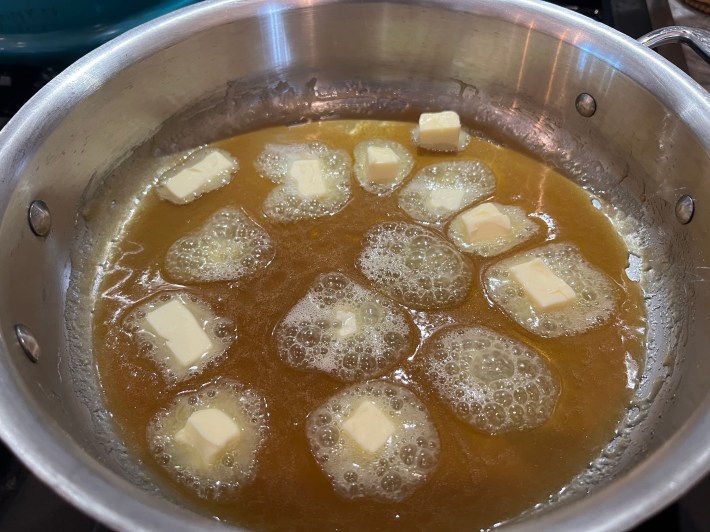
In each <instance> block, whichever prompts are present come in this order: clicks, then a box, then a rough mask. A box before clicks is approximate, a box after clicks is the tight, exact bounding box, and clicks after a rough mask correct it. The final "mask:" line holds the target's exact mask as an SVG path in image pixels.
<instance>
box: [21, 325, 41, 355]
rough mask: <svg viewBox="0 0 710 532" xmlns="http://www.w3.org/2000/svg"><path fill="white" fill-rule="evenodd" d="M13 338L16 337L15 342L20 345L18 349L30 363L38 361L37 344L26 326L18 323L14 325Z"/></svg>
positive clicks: (38, 351)
mask: <svg viewBox="0 0 710 532" xmlns="http://www.w3.org/2000/svg"><path fill="white" fill-rule="evenodd" d="M15 336H17V341H18V342H19V343H20V347H21V348H22V350H23V351H24V352H25V354H26V355H27V358H29V359H30V360H31V361H32V362H37V361H38V360H39V355H40V350H39V344H38V343H37V340H36V339H35V337H34V335H33V334H32V331H30V330H29V329H28V328H27V326H26V325H22V324H21V323H18V324H17V325H15Z"/></svg>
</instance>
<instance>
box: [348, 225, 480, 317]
mask: <svg viewBox="0 0 710 532" xmlns="http://www.w3.org/2000/svg"><path fill="white" fill-rule="evenodd" d="M357 263H358V267H359V268H360V269H361V270H362V272H363V273H364V274H365V276H366V277H367V278H368V279H369V280H370V281H372V283H374V284H375V285H376V286H377V287H378V288H379V289H380V290H382V291H383V292H385V293H387V294H388V295H389V296H390V297H392V298H393V299H395V300H397V301H399V302H401V303H403V304H405V305H407V306H409V307H413V308H421V309H434V308H445V307H452V306H454V305H458V304H459V303H461V302H462V301H463V300H464V299H465V298H466V296H467V295H468V292H469V290H470V287H471V270H470V269H469V267H468V265H467V264H466V262H465V260H464V259H463V257H462V256H461V254H460V253H459V252H458V251H457V250H456V249H455V248H454V247H453V246H452V245H451V244H449V243H448V242H446V241H445V240H444V239H443V238H441V237H440V236H438V235H437V234H436V233H434V232H433V231H430V230H428V229H425V228H423V227H421V226H419V225H415V224H410V223H406V222H386V223H383V224H379V225H376V226H374V227H372V228H371V229H370V230H369V231H368V232H367V234H366V235H365V238H364V246H363V250H362V252H361V253H360V256H359V257H358V262H357Z"/></svg>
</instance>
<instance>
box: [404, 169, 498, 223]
mask: <svg viewBox="0 0 710 532" xmlns="http://www.w3.org/2000/svg"><path fill="white" fill-rule="evenodd" d="M495 187H496V178H495V175H493V172H492V171H491V169H490V168H488V166H486V165H485V164H484V163H483V162H481V161H477V160H474V161H447V162H443V163H437V164H432V165H430V166H426V167H424V168H422V169H421V170H420V171H419V172H417V173H416V175H415V176H414V177H413V178H412V180H411V181H410V182H409V183H407V185H406V186H405V187H404V188H403V189H402V190H401V191H400V193H399V206H400V208H401V209H402V210H403V211H404V212H406V213H407V214H408V215H409V216H411V217H412V218H414V219H415V220H419V221H421V222H431V223H441V222H444V221H445V220H447V219H448V218H449V217H450V216H452V215H453V214H455V213H456V212H457V211H459V210H460V209H464V208H466V207H468V206H469V205H471V204H472V203H473V202H474V201H477V200H479V199H481V198H483V197H484V196H487V195H490V194H492V193H493V192H494V191H495ZM442 191H445V192H447V193H448V194H449V195H451V193H452V192H453V191H458V192H459V193H460V194H461V197H460V200H459V201H458V202H457V204H456V206H455V207H454V208H449V206H447V205H446V204H440V203H439V202H437V201H434V202H432V199H433V198H432V195H433V196H434V199H435V197H436V195H437V194H441V193H442Z"/></svg>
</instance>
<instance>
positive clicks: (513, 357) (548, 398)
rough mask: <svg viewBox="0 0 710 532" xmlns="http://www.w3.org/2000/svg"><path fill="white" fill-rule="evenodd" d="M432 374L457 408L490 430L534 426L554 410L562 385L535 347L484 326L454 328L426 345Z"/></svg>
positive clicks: (436, 385) (437, 388)
mask: <svg viewBox="0 0 710 532" xmlns="http://www.w3.org/2000/svg"><path fill="white" fill-rule="evenodd" d="M424 349H425V351H424V353H425V357H426V367H427V377H428V379H429V381H430V382H431V385H432V387H433V389H434V390H435V391H436V393H437V394H438V395H439V396H440V397H441V398H442V400H444V401H445V402H446V404H447V405H448V406H449V408H451V410H452V412H453V413H454V414H456V416H458V417H459V418H461V419H462V420H464V421H465V422H467V423H469V424H471V425H473V426H474V427H476V428H477V429H479V430H482V431H485V432H488V433H490V434H498V433H502V432H511V431H515V430H525V429H532V428H535V427H537V426H539V425H542V424H543V423H544V422H545V421H547V420H548V419H549V418H550V416H551V415H552V412H553V411H554V409H555V405H556V403H557V398H558V397H559V393H560V386H559V382H558V380H557V378H556V377H555V376H554V375H553V374H552V372H551V371H550V368H549V367H548V365H547V363H546V362H545V360H544V359H543V358H542V357H541V356H540V355H539V354H538V353H537V352H535V350H533V349H532V348H530V347H528V346H526V345H525V344H523V343H521V342H518V341H516V340H513V339H512V338H508V337H506V336H503V335H501V334H499V333H496V332H494V331H492V330H490V329H485V328H483V327H453V328H447V329H444V331H443V332H440V333H438V334H436V335H435V336H433V337H432V338H430V339H429V340H428V342H427V343H426V345H425V348H424Z"/></svg>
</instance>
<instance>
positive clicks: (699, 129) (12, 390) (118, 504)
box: [0, 0, 710, 531]
mask: <svg viewBox="0 0 710 532" xmlns="http://www.w3.org/2000/svg"><path fill="white" fill-rule="evenodd" d="M355 2H356V0H309V1H308V2H307V3H306V2H305V0H304V1H299V0H275V1H272V2H269V4H265V3H264V2H263V1H261V0H208V1H206V2H203V3H200V4H196V5H193V6H189V7H186V8H183V9H180V10H178V11H176V12H173V13H171V14H168V15H165V16H163V17H160V18H158V19H155V20H153V21H151V22H148V23H146V24H143V25H142V26H139V27H138V28H135V29H133V30H130V31H128V32H126V33H125V34H123V35H121V36H119V37H117V38H116V39H114V40H112V41H110V42H108V43H107V44H104V45H103V46H101V47H100V48H98V49H97V50H95V51H93V52H91V53H89V54H88V55H86V56H85V57H83V58H82V59H80V60H79V61H77V62H76V63H74V64H73V65H71V66H70V67H68V68H67V69H66V70H65V71H64V72H62V73H61V74H59V75H58V76H57V77H56V78H55V79H54V80H52V81H51V82H50V83H49V84H47V85H46V86H45V87H44V88H42V89H41V90H40V91H39V92H38V93H37V94H36V95H35V96H34V97H33V98H32V99H31V100H30V101H29V102H28V103H27V104H26V105H25V106H24V107H23V108H22V109H21V110H20V111H19V112H18V113H17V114H16V115H15V116H14V117H13V118H12V119H11V120H10V122H8V124H7V125H6V126H5V127H4V128H3V129H2V131H0V161H4V162H5V164H4V165H3V166H4V167H5V168H9V169H10V171H9V172H8V175H7V176H5V177H4V178H3V186H4V187H11V188H14V187H15V186H16V184H17V182H18V180H19V178H20V175H21V173H22V171H23V170H24V167H25V166H26V163H27V162H28V161H29V160H30V159H31V157H32V155H33V150H32V148H30V149H28V148H27V146H30V147H34V146H39V145H40V144H41V143H42V142H43V141H44V139H45V138H46V137H47V136H48V135H49V134H50V132H51V131H52V130H53V129H54V127H55V126H56V124H58V123H59V122H60V121H61V120H62V119H63V118H64V117H65V116H66V115H67V114H68V113H69V111H70V110H71V108H72V107H73V106H74V105H75V104H76V103H77V102H78V101H80V100H81V99H83V98H85V97H86V96H88V95H90V94H92V93H94V92H95V91H97V90H99V89H100V88H101V86H102V85H103V84H105V83H106V82H107V81H108V80H109V79H111V78H112V77H113V76H115V75H116V74H118V73H119V72H120V71H121V70H123V69H124V68H126V67H127V66H129V65H131V64H133V63H136V62H138V61H140V60H142V59H144V58H146V57H148V56H150V55H152V54H153V53H156V52H158V51H160V50H161V49H163V48H166V47H169V46H172V45H174V44H177V43H178V42H180V41H182V40H184V39H186V38H188V37H190V36H191V35H194V34H196V33H199V32H201V31H204V30H208V29H211V28H214V27H216V26H221V25H224V24H229V23H231V22H234V21H236V20H240V19H244V18H250V17H253V16H257V15H259V14H260V13H262V12H263V11H264V9H265V7H266V6H267V5H268V9H269V10H279V11H284V10H291V9H298V8H312V7H315V8H317V7H319V6H322V5H327V4H346V3H355ZM393 3H400V2H399V1H398V0H395V1H394V2H393ZM410 3H412V4H415V5H420V6H425V7H434V8H438V9H442V10H450V11H465V12H472V13H477V14H482V15H485V16H491V17H495V18H498V19H502V20H505V21H508V22H511V23H515V24H518V25H520V20H523V17H521V12H524V13H525V18H524V20H525V21H526V25H527V26H528V27H529V28H531V29H535V31H540V32H542V33H545V34H548V35H551V36H553V37H557V38H563V37H565V40H567V41H571V43H572V44H573V45H575V46H578V47H580V48H583V49H585V50H587V51H588V52H589V53H591V54H594V55H596V56H598V57H600V58H601V59H603V60H605V61H607V62H610V63H611V64H612V65H614V66H615V68H617V69H618V70H621V71H623V73H624V74H625V75H626V76H628V77H630V78H631V79H633V80H634V81H636V82H638V83H639V84H641V85H643V86H645V87H646V88H648V89H649V90H650V91H652V92H653V93H654V94H655V95H656V97H657V98H659V100H660V101H662V102H663V103H664V104H665V105H666V106H668V107H670V108H672V109H677V110H680V111H679V112H678V116H679V117H680V118H681V119H682V120H683V121H684V122H685V123H686V124H687V125H688V127H689V129H690V130H691V131H692V132H693V133H694V134H695V135H696V136H697V137H698V138H699V139H700V140H701V142H702V144H703V146H704V147H705V148H706V149H707V150H708V151H710V122H707V121H706V123H703V121H702V120H701V119H700V117H703V116H710V94H708V93H707V92H706V91H705V90H704V89H703V88H702V87H700V86H699V85H698V84H697V83H695V82H694V81H693V80H692V79H690V78H689V77H688V76H686V75H685V74H684V73H683V72H681V71H680V70H678V69H677V68H676V67H675V66H673V65H672V64H670V63H668V62H667V61H665V60H664V59H662V58H661V57H660V56H657V54H655V53H654V52H652V51H651V50H649V49H647V48H646V47H644V46H642V45H640V44H638V43H637V42H636V41H634V40H633V39H631V38H629V37H627V36H625V35H623V34H621V33H619V32H617V31H616V30H613V29H611V28H607V27H606V26H603V25H602V24H600V23H597V22H594V21H592V20H590V19H587V18H586V17H584V16H582V15H579V14H577V13H574V12H572V11H569V10H567V9H564V8H562V7H558V6H555V5H552V4H547V3H543V2H538V1H535V0H498V1H496V2H486V1H485V0H443V1H437V0H413V1H412V2H410ZM570 28H574V29H575V30H576V31H575V35H574V37H570V36H569V35H568V33H569V29H570ZM688 102H691V103H690V104H688ZM8 197H9V195H8ZM7 201H8V198H7V197H6V198H0V209H2V211H3V212H4V210H5V207H6V203H7ZM9 343H13V345H12V347H11V346H10V345H8V344H9ZM0 349H1V350H2V355H3V356H2V357H1V361H0V364H1V366H0V367H1V368H2V371H0V437H1V438H2V439H3V440H4V441H5V442H6V443H7V444H8V446H9V447H10V448H11V449H12V450H13V452H14V453H15V454H16V455H17V456H18V457H19V458H20V460H21V461H22V462H24V463H25V464H26V465H27V467H29V469H31V470H32V471H33V472H34V473H35V474H36V475H37V476H38V477H39V478H40V479H42V480H43V481H44V482H46V483H47V484H48V485H49V486H51V487H52V488H53V489H54V490H55V491H56V492H57V493H59V494H60V495H61V496H62V497H64V498H65V499H66V500H67V501H69V502H70V503H71V504H73V505H74V506H76V507H78V508H79V509H81V510H82V511H84V512H86V513H87V514H89V515H90V516H92V517H94V518H96V519H98V520H99V521H101V522H103V523H105V524H107V525H108V526H110V527H113V528H115V529H119V530H128V529H131V530H157V529H170V530H176V531H179V530H194V529H196V528H198V527H199V529H201V530H223V529H224V525H222V524H220V523H218V522H213V523H209V521H207V520H206V519H204V518H203V517H202V516H197V515H196V514H194V513H192V512H190V511H188V510H186V509H183V508H178V507H176V506H175V505H172V504H170V503H168V502H167V501H166V500H164V499H162V498H159V497H153V496H150V495H149V494H147V493H146V492H145V491H143V490H142V489H140V488H138V487H137V486H135V485H133V484H131V483H129V482H128V481H127V480H125V479H123V478H121V477H119V476H118V475H117V474H114V473H112V472H110V471H109V470H107V469H106V468H104V467H102V466H100V465H99V463H98V462H96V461H94V460H93V459H91V458H90V457H89V456H88V455H87V454H86V453H85V452H84V451H83V450H81V449H80V448H79V447H78V446H77V445H76V444H75V443H74V442H73V441H72V440H71V439H70V438H69V437H68V436H67V435H66V434H65V433H64V432H63V431H62V430H61V428H60V427H59V426H58V425H57V424H56V422H54V421H53V420H52V419H51V418H49V417H48V416H47V415H45V414H44V413H43V412H42V411H41V410H39V408H38V407H37V405H36V403H35V402H34V401H33V399H32V398H31V396H30V394H29V391H28V390H27V387H26V386H25V385H24V383H23V382H22V380H21V379H20V376H19V375H18V373H17V371H16V370H15V369H14V367H13V365H12V363H11V362H10V356H11V355H10V351H11V350H13V351H18V350H19V346H18V345H17V343H16V342H8V340H7V339H5V340H4V341H3V345H2V346H0ZM30 435H32V437H31V438H30V437H29V436H30ZM709 442H710V397H706V398H705V400H704V401H703V402H702V403H701V404H700V405H698V407H697V408H696V410H695V412H694V413H693V415H692V416H691V417H690V418H688V420H686V422H685V423H684V424H683V425H682V427H681V428H680V429H679V430H678V431H677V432H676V433H674V434H673V436H672V437H671V438H670V439H669V440H668V441H667V442H666V443H665V444H663V445H662V446H661V447H659V448H658V449H657V450H656V451H654V452H653V453H651V454H650V455H648V456H646V457H645V458H644V459H643V461H642V462H641V463H640V464H638V465H637V466H636V467H635V468H633V469H632V470H631V471H630V472H628V473H627V474H626V475H624V476H623V477H621V478H618V479H617V480H616V481H615V482H614V483H613V484H610V485H608V486H606V487H605V488H604V489H601V490H599V491H596V492H594V493H592V494H591V495H589V496H587V497H585V498H583V499H581V500H578V501H576V502H573V503H570V504H568V505H565V506H563V507H560V508H558V509H555V510H553V511H551V512H549V513H546V514H543V515H540V516H538V517H537V518H536V521H535V527H536V528H538V529H546V530H569V529H576V528H579V529H584V530H619V529H627V528H629V527H631V526H633V525H634V524H636V523H639V522H640V521H642V520H643V519H644V518H645V517H647V516H648V515H650V514H653V513H655V512H657V511H659V510H660V509H661V508H662V507H664V506H665V505H667V504H668V503H670V502H671V501H672V500H674V499H675V498H677V497H679V496H680V495H681V494H682V493H683V492H684V491H686V490H687V489H689V488H690V487H691V486H692V484H693V483H695V482H697V481H698V480H699V479H700V478H702V477H703V476H704V475H705V474H706V473H707V472H708V471H709V470H710V444H709ZM528 526H529V525H528ZM511 528H512V529H523V528H526V524H525V523H521V524H519V525H513V526H512V527H511Z"/></svg>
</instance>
